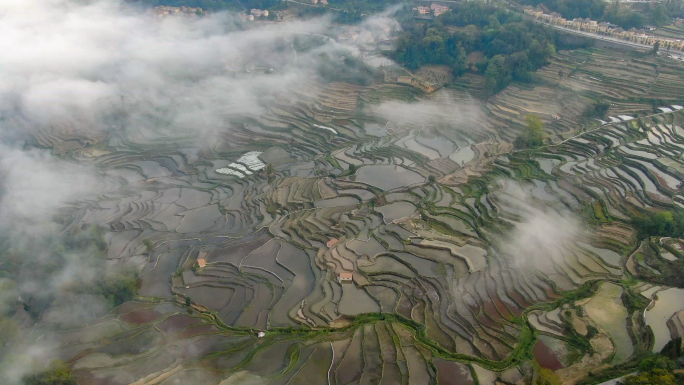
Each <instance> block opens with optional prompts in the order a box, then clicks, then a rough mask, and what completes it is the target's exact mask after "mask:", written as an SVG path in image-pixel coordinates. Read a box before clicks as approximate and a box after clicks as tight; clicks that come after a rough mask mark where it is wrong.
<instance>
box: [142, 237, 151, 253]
mask: <svg viewBox="0 0 684 385" xmlns="http://www.w3.org/2000/svg"><path fill="white" fill-rule="evenodd" d="M143 245H145V248H146V249H147V251H148V252H149V251H152V249H154V244H153V243H152V241H150V240H149V239H143Z"/></svg>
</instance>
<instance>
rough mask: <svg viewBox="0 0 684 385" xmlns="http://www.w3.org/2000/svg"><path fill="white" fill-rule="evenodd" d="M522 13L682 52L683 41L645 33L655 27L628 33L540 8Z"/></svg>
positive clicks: (529, 8)
mask: <svg viewBox="0 0 684 385" xmlns="http://www.w3.org/2000/svg"><path fill="white" fill-rule="evenodd" d="M524 12H525V14H526V15H528V16H531V17H533V18H535V19H537V20H539V21H540V22H542V23H545V24H552V25H558V26H561V27H565V28H570V29H574V30H578V31H584V32H589V33H596V34H600V35H606V36H612V37H614V38H617V39H622V40H627V41H631V42H634V43H638V44H643V45H649V46H655V45H656V43H657V44H659V46H660V48H663V49H667V50H671V49H674V50H680V51H681V50H684V40H680V39H674V38H667V37H659V36H654V35H649V34H648V33H647V32H649V31H652V30H654V29H655V27H653V26H645V27H644V29H636V28H630V29H629V30H628V31H625V30H624V29H622V28H620V27H618V26H617V25H614V24H611V23H607V22H601V23H598V22H597V21H595V20H591V19H589V18H586V19H583V18H575V19H572V20H566V19H564V18H563V17H562V16H561V15H560V14H558V13H556V12H552V13H544V12H543V9H542V8H541V7H537V8H532V7H530V6H527V7H525V10H524Z"/></svg>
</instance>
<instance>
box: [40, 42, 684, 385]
mask: <svg viewBox="0 0 684 385" xmlns="http://www.w3.org/2000/svg"><path fill="white" fill-rule="evenodd" d="M596 55H598V58H597V60H599V59H600V60H604V59H605V58H604V57H603V56H601V55H603V54H601V53H600V52H599V53H597V54H596ZM568 60H570V58H568V57H566V56H565V55H564V54H563V53H559V54H558V56H557V57H556V58H554V62H553V64H552V65H555V66H559V65H564V64H563V63H566V62H567V61H568ZM644 71H646V69H644ZM664 71H665V70H664ZM543 74H544V76H550V75H548V74H546V73H543ZM566 81H568V82H573V83H574V84H585V83H586V79H584V78H582V77H580V76H577V77H575V78H573V79H571V80H566ZM655 86H656V88H657V89H658V90H661V91H662V92H665V91H664V90H666V89H667V88H668V86H667V84H663V83H658V84H656V85H655ZM597 89H599V90H600V92H603V93H606V94H608V93H611V92H618V91H619V90H618V91H611V90H610V87H608V86H605V85H602V86H600V87H599V88H597ZM661 91H659V92H661ZM527 92H528V90H525V89H520V88H517V86H512V87H511V88H509V89H507V90H506V91H505V92H502V93H501V94H499V95H497V96H496V97H494V98H492V99H490V100H488V101H487V102H486V104H487V108H488V110H487V111H488V112H487V111H480V110H479V106H477V105H475V104H467V105H466V107H464V108H472V109H474V110H473V111H475V112H476V113H473V115H472V116H468V117H467V118H466V117H458V118H453V120H450V119H446V120H445V119H443V118H440V119H431V118H429V117H426V116H427V115H425V114H423V115H420V110H421V108H427V110H429V111H434V106H435V105H436V106H437V107H438V108H440V109H446V110H449V109H450V108H453V106H454V104H457V105H460V104H459V103H460V102H459V100H463V98H464V97H465V96H464V94H463V93H462V92H461V91H456V90H454V89H449V90H442V91H439V92H437V93H436V94H433V95H422V94H420V93H417V91H416V90H415V89H413V88H411V87H410V86H402V85H398V84H376V85H371V86H365V87H362V86H358V85H350V84H346V83H328V84H319V83H317V82H315V81H311V83H310V84H308V85H307V88H306V93H295V92H292V93H290V94H288V95H284V96H283V97H282V98H274V99H272V100H271V99H269V100H265V101H264V103H266V104H267V106H268V108H266V109H264V111H263V114H262V115H259V116H254V115H249V116H238V117H235V118H231V119H233V120H232V124H231V125H230V129H227V130H226V131H225V132H220V133H218V134H216V136H215V138H213V140H211V141H208V143H202V147H201V148H198V145H197V143H196V142H195V141H194V140H192V139H190V138H187V137H175V138H160V137H155V136H154V135H152V136H149V137H146V136H143V135H138V134H135V133H133V132H127V131H123V130H122V131H117V132H114V133H112V134H111V137H110V138H108V139H106V140H103V141H101V142H99V143H98V144H95V145H93V146H88V148H86V147H82V148H79V149H75V150H73V151H71V152H69V154H68V157H69V158H70V159H71V160H72V161H74V162H83V163H87V164H90V165H92V166H94V167H95V168H96V169H97V170H98V172H99V178H100V181H101V185H102V187H101V191H98V193H97V194H94V195H93V196H90V197H88V198H87V199H84V200H83V201H82V202H75V203H74V204H73V207H72V208H71V210H72V212H73V215H72V216H71V218H72V219H73V225H74V226H86V225H96V226H100V227H101V228H103V229H105V230H106V238H105V239H106V240H107V244H108V248H107V253H108V257H109V258H110V259H111V261H117V263H122V264H131V265H135V266H136V267H137V268H139V270H140V272H141V274H140V284H139V290H138V298H137V299H136V301H134V302H130V303H127V304H124V305H122V306H121V307H119V308H117V309H115V310H114V311H112V312H111V313H110V314H109V315H108V316H106V317H105V318H104V319H103V320H102V322H101V323H97V328H95V326H93V329H83V330H79V331H73V332H69V333H70V334H69V335H68V337H67V336H65V335H59V334H57V333H53V334H47V335H45V336H44V338H45V340H46V341H50V342H51V343H53V345H52V348H53V349H54V350H55V351H59V354H60V356H61V357H63V359H65V360H69V362H70V363H73V366H74V368H75V373H76V375H77V377H78V379H79V381H80V382H79V383H83V384H105V383H106V384H128V383H132V382H135V381H138V382H137V383H138V384H152V383H155V384H156V383H164V384H175V383H177V384H187V383H203V384H237V383H253V384H256V383H278V384H286V383H291V384H296V383H316V384H318V383H320V384H326V383H336V384H347V383H382V384H385V383H386V384H396V383H411V384H414V383H415V384H428V383H437V382H439V383H440V384H457V385H461V384H462V385H470V384H475V383H479V384H493V383H495V381H498V380H504V381H507V382H508V383H514V382H517V381H518V380H520V379H521V378H522V374H521V373H523V371H524V370H525V362H526V361H527V360H530V359H537V361H539V363H540V364H541V365H542V366H543V367H549V368H551V369H554V370H559V373H561V374H562V375H563V373H564V372H563V371H564V370H566V371H567V372H566V373H571V370H575V369H577V366H576V365H583V366H582V367H581V369H580V370H590V369H591V368H598V367H599V366H600V365H601V361H602V359H599V357H598V356H596V355H595V354H594V353H593V352H592V351H591V350H590V349H588V348H587V346H594V345H595V346H607V348H606V349H607V350H611V349H613V350H614V353H615V354H614V356H612V358H611V360H610V362H611V363H612V364H616V363H623V362H626V361H628V360H629V359H630V357H632V356H633V354H635V353H637V352H643V351H644V350H645V349H648V348H650V344H651V341H649V339H648V337H644V333H643V331H644V330H645V325H642V324H640V323H639V317H634V314H635V312H631V313H630V312H629V311H631V310H628V309H630V308H629V307H626V306H625V305H624V303H623V299H622V298H623V297H624V296H623V293H625V291H626V290H636V289H635V288H631V286H630V285H632V284H631V283H626V282H627V281H628V280H627V279H624V280H623V278H625V276H626V275H627V274H628V273H629V275H630V276H638V275H639V272H640V271H642V272H644V271H648V272H652V271H653V269H654V267H652V266H650V265H649V263H648V259H638V258H637V256H634V258H633V259H630V261H631V262H629V261H627V256H628V255H629V254H630V251H632V250H633V249H635V247H636V245H637V239H636V232H635V230H634V229H633V228H632V227H630V221H629V219H630V218H631V217H632V216H633V215H635V214H639V213H643V212H646V211H648V210H651V209H653V208H654V207H659V208H662V207H684V198H682V195H681V194H680V193H679V191H678V188H679V187H678V186H677V184H678V183H677V182H678V181H679V180H681V177H682V174H681V173H680V171H677V168H676V167H665V166H663V165H664V164H675V163H676V165H679V163H680V158H681V155H682V153H683V152H684V136H682V133H683V131H682V125H683V124H684V114H682V112H677V111H674V110H673V111H672V112H661V113H658V114H653V115H650V116H646V117H642V118H640V120H639V121H638V122H637V120H634V119H632V120H626V121H625V120H624V119H616V121H615V122H614V123H607V124H605V125H602V126H592V128H591V129H590V130H586V131H584V132H579V131H576V128H577V127H575V126H574V124H575V123H576V121H575V120H574V119H575V118H570V117H567V118H566V117H563V119H561V120H560V121H558V122H557V123H554V124H552V125H549V126H548V129H549V133H551V132H554V133H556V134H558V136H559V138H553V139H554V140H556V139H557V140H556V143H555V144H554V145H549V146H544V147H542V148H539V149H536V150H534V151H517V150H514V149H513V148H512V146H511V145H510V143H509V140H510V139H511V137H512V132H513V131H514V130H519V129H520V127H521V126H520V125H519V124H518V125H516V124H514V123H513V122H515V121H517V120H520V116H521V112H520V109H521V108H522V107H521V106H519V105H511V100H512V99H513V97H514V96H515V97H516V98H517V99H516V100H521V98H522V96H524V95H528V94H527ZM563 92H566V91H563ZM625 92H626V91H625ZM416 95H418V99H416ZM521 95H522V96H521ZM403 100H413V103H405V104H406V105H410V106H411V108H412V109H413V110H412V111H408V112H407V111H406V108H407V107H406V105H404V104H401V105H400V107H402V108H400V109H398V110H396V111H395V110H391V109H390V111H391V112H392V113H395V114H394V115H393V116H392V117H388V116H387V110H383V109H382V108H380V107H382V106H383V104H382V103H383V102H387V101H391V102H397V101H401V103H404V102H403ZM362 101H363V102H364V103H365V106H366V107H365V108H362V107H360V103H361V102H362ZM574 103H575V104H572V108H573V109H579V105H581V104H582V103H583V102H580V101H579V100H575V101H574ZM538 104H539V101H538V100H536V101H529V102H528V104H527V107H529V108H530V109H534V108H541V107H540V106H538ZM424 106H429V108H428V107H424ZM507 106H508V107H507ZM384 107H386V106H384ZM475 109H477V110H475ZM622 109H623V110H625V111H627V110H629V109H628V108H627V107H625V106H623V108H622ZM416 111H418V112H416ZM511 111H514V112H515V113H513V112H511ZM623 112H624V111H623ZM623 112H621V114H623ZM624 113H627V112H624ZM402 114H407V115H412V116H407V117H406V118H405V119H400V118H401V116H402ZM238 115H239V114H238ZM512 115H515V116H514V117H513V116H512ZM411 118H413V119H414V120H411ZM509 118H510V119H509ZM546 118H547V117H546V116H545V119H546ZM463 119H465V121H463ZM504 121H506V122H509V121H510V122H511V124H508V123H506V127H503V125H502V124H500V122H504ZM502 127H503V128H502ZM644 140H646V142H644ZM38 141H39V142H40V143H42V144H43V145H45V146H48V145H49V143H48V142H47V137H39V138H38ZM86 154H87V156H86ZM668 162H669V163H668ZM664 258H665V257H664ZM672 258H677V257H676V256H674V254H669V261H670V262H673V260H672ZM666 260H668V259H666ZM625 261H627V262H625ZM623 262H625V263H626V265H625V266H627V267H629V266H631V269H632V271H625V270H626V268H623ZM347 274H351V279H350V280H343V279H342V277H346V276H347ZM587 288H589V289H587ZM580 289H581V290H580ZM670 290H674V289H670ZM575 292H581V293H583V294H582V295H583V296H584V297H583V298H575V297H572V296H570V295H568V293H575ZM668 293H674V292H671V291H668V290H665V291H661V292H659V293H658V300H657V301H656V302H655V306H654V307H653V308H652V309H650V310H649V311H647V312H646V314H645V317H646V323H647V324H648V325H650V326H651V327H652V329H653V331H654V334H655V346H654V347H653V349H655V350H658V349H659V347H662V346H663V345H664V344H665V343H666V342H667V340H669V334H667V333H668V332H667V327H666V326H665V323H664V322H665V321H664V320H663V319H664V317H669V316H671V315H672V313H673V312H674V311H677V310H679V309H680V308H682V307H684V304H682V303H680V302H681V301H676V298H674V297H672V296H671V295H670V294H668ZM582 300H584V301H586V302H585V303H580V302H579V301H582ZM582 309H583V310H582ZM640 311H641V310H640ZM585 313H586V314H585ZM105 325H106V326H105ZM568 325H569V326H568ZM259 331H263V332H265V335H264V336H262V337H257V333H258V332H259ZM588 331H591V333H590V332H588ZM540 336H543V338H541V337H540ZM634 336H636V337H634ZM582 339H586V340H587V341H588V342H586V343H585V344H582V343H578V342H577V341H578V340H582ZM601 344H604V345H601ZM582 357H585V358H586V359H584V360H581V358H582ZM607 358H608V357H603V359H607ZM592 362H593V363H592ZM573 365H575V366H574V367H573ZM592 365H593V366H592ZM114 368H116V369H114ZM568 376H570V374H568Z"/></svg>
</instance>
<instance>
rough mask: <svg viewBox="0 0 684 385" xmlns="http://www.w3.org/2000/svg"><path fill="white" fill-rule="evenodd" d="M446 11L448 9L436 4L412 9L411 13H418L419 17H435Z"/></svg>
mask: <svg viewBox="0 0 684 385" xmlns="http://www.w3.org/2000/svg"><path fill="white" fill-rule="evenodd" d="M448 10H449V7H447V6H445V5H441V4H437V3H432V4H430V6H429V7H427V6H424V5H421V6H418V7H414V8H413V11H414V12H418V14H419V15H429V14H433V15H435V16H439V15H441V14H443V13H444V12H446V11H448Z"/></svg>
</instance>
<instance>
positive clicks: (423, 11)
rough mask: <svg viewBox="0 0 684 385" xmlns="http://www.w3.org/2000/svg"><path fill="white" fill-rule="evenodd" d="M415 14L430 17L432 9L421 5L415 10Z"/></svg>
mask: <svg viewBox="0 0 684 385" xmlns="http://www.w3.org/2000/svg"><path fill="white" fill-rule="evenodd" d="M413 11H414V12H418V13H419V14H421V15H429V14H430V8H428V7H426V6H423V5H420V6H418V7H414V8H413Z"/></svg>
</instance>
